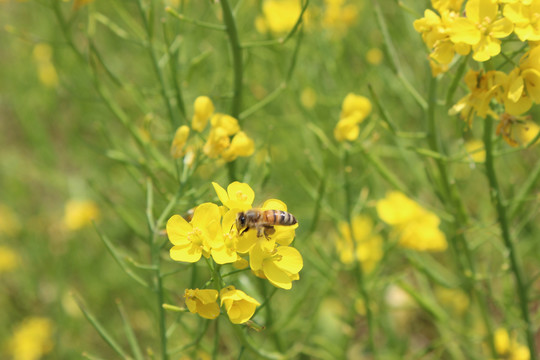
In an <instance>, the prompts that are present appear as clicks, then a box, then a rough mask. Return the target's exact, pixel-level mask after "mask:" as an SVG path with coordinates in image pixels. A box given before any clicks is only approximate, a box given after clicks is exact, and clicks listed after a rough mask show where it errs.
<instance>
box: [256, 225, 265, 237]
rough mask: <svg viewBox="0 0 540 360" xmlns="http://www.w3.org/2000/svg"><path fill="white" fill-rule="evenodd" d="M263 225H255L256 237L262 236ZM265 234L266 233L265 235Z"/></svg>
mask: <svg viewBox="0 0 540 360" xmlns="http://www.w3.org/2000/svg"><path fill="white" fill-rule="evenodd" d="M263 231H264V227H262V226H257V237H261V236H263ZM265 236H266V235H265Z"/></svg>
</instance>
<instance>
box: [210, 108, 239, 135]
mask: <svg viewBox="0 0 540 360" xmlns="http://www.w3.org/2000/svg"><path fill="white" fill-rule="evenodd" d="M210 124H211V125H212V128H222V129H223V130H225V133H226V134H227V135H228V136H232V135H234V134H236V133H237V132H238V131H240V125H238V120H236V119H235V118H233V117H232V116H230V115H226V114H219V113H218V114H215V115H214V116H212V119H211V120H210Z"/></svg>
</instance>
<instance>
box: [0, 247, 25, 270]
mask: <svg viewBox="0 0 540 360" xmlns="http://www.w3.org/2000/svg"><path fill="white" fill-rule="evenodd" d="M20 263H21V259H20V257H19V254H17V252H16V251H15V250H13V249H12V248H10V247H8V246H4V245H0V274H2V273H6V272H10V271H12V270H15V269H16V268H17V267H18V266H19V264H20Z"/></svg>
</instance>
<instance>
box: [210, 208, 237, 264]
mask: <svg viewBox="0 0 540 360" xmlns="http://www.w3.org/2000/svg"><path fill="white" fill-rule="evenodd" d="M235 221H236V213H234V212H232V211H229V212H227V213H226V214H225V215H224V216H223V219H222V223H221V234H218V236H217V237H216V240H215V241H214V244H213V246H212V249H211V250H210V252H211V254H212V259H214V261H215V262H216V263H217V264H230V263H234V262H236V261H238V259H239V256H238V254H237V253H236V242H237V241H238V237H237V235H238V234H237V233H236V231H235V229H234V224H235Z"/></svg>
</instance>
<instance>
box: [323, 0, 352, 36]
mask: <svg viewBox="0 0 540 360" xmlns="http://www.w3.org/2000/svg"><path fill="white" fill-rule="evenodd" d="M325 2H326V7H325V10H324V16H323V19H322V25H323V27H324V28H326V29H329V30H332V31H335V32H336V33H337V34H339V35H343V34H345V33H346V31H347V29H348V28H349V27H350V26H351V25H354V24H355V23H356V21H357V18H358V12H359V8H358V6H357V5H356V4H348V5H344V4H343V1H333V0H330V1H329V0H327V1H325Z"/></svg>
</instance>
